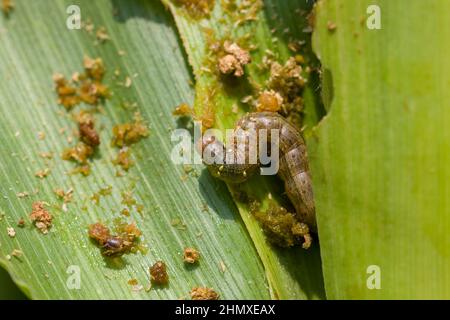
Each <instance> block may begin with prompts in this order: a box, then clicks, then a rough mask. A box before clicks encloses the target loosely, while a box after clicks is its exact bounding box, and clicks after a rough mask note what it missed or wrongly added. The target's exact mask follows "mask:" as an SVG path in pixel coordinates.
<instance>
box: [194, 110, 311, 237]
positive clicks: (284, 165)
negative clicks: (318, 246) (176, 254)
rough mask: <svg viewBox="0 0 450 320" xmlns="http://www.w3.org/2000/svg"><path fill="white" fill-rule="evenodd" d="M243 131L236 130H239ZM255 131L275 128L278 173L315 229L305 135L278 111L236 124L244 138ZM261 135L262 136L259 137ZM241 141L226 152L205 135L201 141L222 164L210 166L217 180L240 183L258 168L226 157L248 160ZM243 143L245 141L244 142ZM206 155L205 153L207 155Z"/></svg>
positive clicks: (302, 217) (253, 115)
mask: <svg viewBox="0 0 450 320" xmlns="http://www.w3.org/2000/svg"><path fill="white" fill-rule="evenodd" d="M239 128H240V129H242V130H237V129H239ZM252 129H254V130H255V131H256V132H259V130H261V129H266V130H267V132H271V130H272V129H276V130H278V132H279V141H278V149H279V171H278V174H279V176H280V177H281V179H283V181H284V185H285V189H286V193H287V195H288V197H289V199H290V200H291V202H292V204H293V205H294V207H295V210H296V212H297V215H298V217H299V220H300V221H303V222H305V223H307V224H308V226H309V227H310V228H311V229H312V230H313V231H315V230H316V218H315V206H314V196H313V191H312V183H311V178H310V174H309V166H308V158H307V152H306V145H305V142H304V140H303V137H302V134H301V133H300V131H299V130H297V129H296V128H295V127H294V126H293V125H292V124H290V123H289V122H288V121H287V120H286V119H285V118H283V117H282V116H281V115H279V114H278V113H275V112H255V113H250V114H247V115H246V116H244V117H243V118H242V119H240V120H239V122H238V123H237V126H236V129H235V132H236V133H237V135H245V133H246V132H249V130H252ZM256 136H259V135H256ZM236 141H240V140H239V139H236V140H235V143H234V144H232V146H231V147H230V148H229V149H228V150H227V149H226V148H225V146H224V145H223V144H222V142H220V141H218V140H216V139H215V138H214V137H212V136H204V137H203V140H202V150H203V151H205V150H208V152H212V153H213V154H215V155H220V158H221V160H222V161H219V163H217V162H216V163H213V164H208V163H206V165H207V167H208V170H209V171H210V172H211V174H212V175H213V176H214V177H217V178H219V179H221V180H223V181H226V182H230V183H241V182H243V181H245V180H247V179H248V178H249V177H250V176H251V175H252V174H253V173H254V172H256V170H257V169H258V168H259V166H260V164H259V161H258V162H257V163H256V164H249V163H251V162H248V161H246V162H245V163H244V164H239V163H227V161H226V160H227V158H226V154H227V153H228V152H232V151H233V152H235V154H236V155H237V156H238V157H239V156H241V157H245V159H246V160H248V158H249V144H248V143H238V142H236ZM241 141H246V140H245V139H244V140H241ZM270 142H271V136H270V134H269V135H268V143H270ZM204 154H205V153H203V155H204Z"/></svg>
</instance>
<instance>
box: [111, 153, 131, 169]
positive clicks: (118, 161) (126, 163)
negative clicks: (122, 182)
mask: <svg viewBox="0 0 450 320" xmlns="http://www.w3.org/2000/svg"><path fill="white" fill-rule="evenodd" d="M112 162H113V164H115V165H117V166H121V167H122V169H123V170H125V171H128V169H130V168H131V167H132V166H133V165H134V161H133V160H132V159H131V150H130V148H127V147H124V148H122V149H120V150H119V153H118V154H117V157H116V158H115V159H114V160H113V161H112Z"/></svg>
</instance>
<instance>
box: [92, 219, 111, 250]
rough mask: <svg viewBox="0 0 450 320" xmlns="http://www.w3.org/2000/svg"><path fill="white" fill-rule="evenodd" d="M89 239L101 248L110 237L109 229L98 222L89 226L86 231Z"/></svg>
mask: <svg viewBox="0 0 450 320" xmlns="http://www.w3.org/2000/svg"><path fill="white" fill-rule="evenodd" d="M88 234H89V237H90V238H91V239H93V240H95V241H96V242H97V243H98V244H99V245H101V246H103V245H104V244H105V243H106V241H107V240H108V238H109V237H110V236H111V234H110V231H109V228H108V227H106V226H105V225H103V224H102V223H100V222H97V223H94V224H91V225H90V226H89V230H88Z"/></svg>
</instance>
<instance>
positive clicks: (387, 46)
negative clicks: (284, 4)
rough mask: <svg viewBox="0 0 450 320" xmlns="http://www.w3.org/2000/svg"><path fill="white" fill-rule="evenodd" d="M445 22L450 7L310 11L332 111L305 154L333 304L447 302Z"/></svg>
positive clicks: (356, 6) (349, 3) (357, 4)
mask: <svg viewBox="0 0 450 320" xmlns="http://www.w3.org/2000/svg"><path fill="white" fill-rule="evenodd" d="M370 5H372V6H373V5H375V6H377V7H375V9H374V7H371V8H369V6H370ZM368 8H369V10H368ZM377 8H379V10H380V11H379V12H380V15H381V16H380V18H381V20H380V23H381V24H380V27H381V29H376V28H375V29H369V28H368V27H367V23H369V26H371V27H373V26H376V21H374V20H373V19H376V18H377V16H376V15H377V13H376V12H377V11H376V10H377ZM374 10H375V11H374ZM425 16H426V17H427V18H424V17H425ZM368 18H370V19H369V20H367V19H368ZM448 21H450V2H448V1H439V0H431V1H420V0H414V1H407V0H405V1H403V0H397V1H389V0H386V1H384V0H375V1H372V0H371V1H368V0H367V1H366V0H364V1H361V0H345V1H344V0H333V1H321V2H320V3H319V5H318V6H317V11H316V30H315V35H314V45H315V49H316V51H317V54H318V56H319V58H320V59H321V62H322V65H323V70H324V72H323V75H324V81H323V83H324V87H323V90H324V96H325V97H326V99H324V100H325V101H326V102H327V103H326V105H327V107H328V109H329V113H328V115H327V116H326V117H325V118H324V120H323V121H322V122H321V124H320V125H319V127H318V129H317V130H315V134H314V135H313V136H312V137H311V138H310V139H309V141H308V146H309V147H310V157H311V160H310V161H311V165H312V167H313V168H312V172H313V178H314V191H315V195H316V206H317V215H318V227H319V230H320V241H321V243H320V244H321V253H322V259H323V271H324V279H325V287H326V292H327V297H328V298H330V299H418V298H427V299H429V298H439V299H448V298H450V268H449V265H450V254H449V252H450V251H449V248H450V236H449V235H450V220H449V212H450V206H449V201H448V199H449V198H450V195H449V190H450V189H449V177H450V171H449V166H448V163H449V160H450V159H449V153H448V148H449V141H450V129H449V126H448V123H449V120H450V111H449V109H448V106H447V101H448V100H449V93H448V92H449V90H448V87H449V83H450V78H449V75H450V63H449V60H448V56H449V54H450V46H449V42H448V39H449V37H450V35H449V28H448ZM333 25H334V26H335V28H331V29H332V30H330V26H333ZM377 279H378V280H379V282H377Z"/></svg>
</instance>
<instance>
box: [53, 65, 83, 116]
mask: <svg viewBox="0 0 450 320" xmlns="http://www.w3.org/2000/svg"><path fill="white" fill-rule="evenodd" d="M53 81H54V82H55V90H56V93H57V94H58V104H60V105H63V106H64V107H65V108H66V109H67V110H70V109H72V108H73V107H74V106H76V105H77V104H79V103H80V97H79V96H78V94H77V88H76V87H74V86H73V85H72V84H71V83H70V82H68V81H67V80H66V79H65V78H64V76H63V75H62V74H60V73H55V74H54V75H53Z"/></svg>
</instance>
